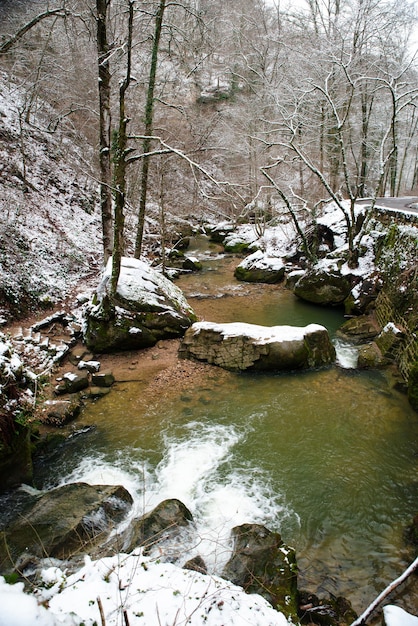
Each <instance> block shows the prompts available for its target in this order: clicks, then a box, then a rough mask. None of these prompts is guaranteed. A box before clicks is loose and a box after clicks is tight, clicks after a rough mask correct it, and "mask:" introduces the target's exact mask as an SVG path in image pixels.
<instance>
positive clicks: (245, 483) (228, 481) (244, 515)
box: [48, 242, 418, 613]
mask: <svg viewBox="0 0 418 626" xmlns="http://www.w3.org/2000/svg"><path fill="white" fill-rule="evenodd" d="M198 245H201V244H200V243H199V242H196V249H195V253H196V254H197V255H200V257H201V258H202V259H204V266H205V267H204V271H203V273H199V274H194V275H190V276H186V277H183V278H182V279H181V280H180V281H179V282H178V284H179V286H180V287H181V288H182V289H183V290H184V291H185V293H186V295H187V297H188V299H189V302H190V304H191V305H192V306H193V307H194V308H195V310H196V311H197V312H198V314H199V316H200V317H201V318H204V319H206V320H210V321H215V322H222V321H224V322H229V321H245V322H252V323H258V324H263V325H276V324H292V325H306V324H308V323H311V322H315V323H322V324H323V325H325V326H326V327H327V328H328V330H329V332H330V333H331V335H334V333H335V330H336V328H338V326H339V325H340V324H341V323H342V321H343V316H342V313H341V311H336V310H326V309H321V308H318V307H312V306H309V305H307V304H304V303H302V302H301V301H299V300H297V299H296V298H295V297H294V296H293V294H292V293H290V292H289V291H287V290H285V289H284V288H283V287H281V286H276V285H272V286H266V285H250V284H240V283H238V282H237V281H235V279H234V278H233V267H234V266H235V265H236V264H237V262H238V261H237V259H233V258H231V257H225V258H224V257H222V256H221V255H219V254H218V253H217V250H216V249H213V250H212V251H211V252H209V253H208V252H207V249H206V248H207V243H206V242H205V243H204V244H203V248H199V247H198ZM340 348H341V354H342V355H343V356H342V357H341V363H342V364H344V363H345V362H346V361H347V348H346V347H344V346H342V347H341V346H340ZM348 357H351V355H350V354H348ZM80 421H81V422H82V423H90V424H94V425H95V427H94V428H92V429H89V430H88V431H87V432H84V433H81V434H78V435H77V436H74V437H73V438H72V440H70V441H69V442H68V443H67V444H66V446H65V447H64V448H63V449H62V450H61V451H60V454H59V458H57V459H56V461H55V463H54V462H52V466H50V467H49V468H48V474H49V476H50V477H51V476H52V477H53V479H50V484H57V483H63V482H71V481H74V480H86V481H88V482H90V483H122V484H124V485H125V486H126V487H127V488H128V489H129V490H130V492H131V493H132V494H133V495H134V497H135V510H134V514H135V515H137V514H141V513H143V512H145V511H148V510H150V509H151V508H152V507H153V506H155V505H156V504H157V503H158V502H160V501H161V500H163V499H164V498H168V497H175V498H179V499H180V500H182V501H183V502H184V503H185V504H186V505H187V506H188V507H189V508H190V510H191V511H192V513H193V515H194V518H195V520H196V533H195V534H194V535H193V536H192V537H188V539H187V541H188V545H187V546H184V547H183V548H182V550H183V557H184V558H183V560H185V558H186V556H188V555H189V554H190V556H194V555H196V553H199V554H201V555H203V557H204V558H205V560H206V562H207V564H208V566H209V569H210V570H211V571H213V572H217V573H219V571H220V570H221V568H222V565H223V564H224V563H225V561H226V559H227V558H228V550H229V547H230V546H229V531H230V529H231V528H232V527H233V526H235V525H237V524H240V523H244V522H259V523H263V524H265V525H266V526H268V527H269V528H270V529H272V530H277V531H280V532H281V534H282V537H283V539H284V541H285V542H286V543H288V544H290V545H293V546H294V547H295V548H296V552H297V558H298V565H299V570H300V572H299V586H300V588H307V589H309V590H310V591H314V592H318V593H319V594H330V593H331V594H335V595H344V596H346V597H348V598H349V599H350V600H351V601H352V603H353V606H354V608H355V609H356V610H357V611H359V612H361V611H362V610H364V608H365V607H366V606H367V605H368V604H369V603H370V602H371V601H372V600H373V599H374V597H375V596H376V595H377V593H378V592H380V591H381V590H382V589H383V588H384V587H385V586H386V585H387V584H388V583H389V582H390V581H391V580H392V579H394V578H395V577H396V576H398V575H399V574H400V573H401V572H402V571H403V569H404V568H405V567H406V566H407V565H408V564H409V562H410V561H411V560H412V559H413V558H414V554H413V553H412V552H411V550H410V549H409V548H407V547H406V546H405V544H404V542H403V529H404V527H405V526H406V525H408V524H409V523H410V521H411V519H412V517H413V515H414V514H415V513H416V512H417V509H418V501H417V473H416V470H417V465H418V443H417V442H418V438H417V436H418V415H417V414H416V413H415V412H414V411H412V409H411V408H410V406H409V405H408V403H407V401H406V399H405V397H404V395H402V394H401V393H399V392H397V391H396V390H395V389H394V388H393V381H392V379H391V377H390V375H389V374H388V373H384V372H380V371H371V372H359V371H355V370H353V369H347V368H344V367H341V366H332V367H329V368H325V369H320V370H317V371H308V372H298V373H289V374H271V373H269V374H265V375H264V374H257V375H250V374H245V373H244V374H233V373H227V372H224V371H222V370H220V369H219V368H215V367H214V368H212V369H211V370H210V374H209V375H208V376H207V378H206V379H205V380H204V382H203V383H202V381H200V382H199V383H198V384H194V383H193V381H191V383H190V386H189V388H188V389H186V390H185V389H184V387H182V388H181V389H179V390H178V391H177V390H176V389H175V388H174V389H170V393H169V394H162V395H161V397H160V396H159V395H158V394H150V393H149V387H147V384H146V381H145V380H142V381H136V382H126V383H118V384H117V385H116V386H115V388H114V389H113V390H112V392H111V394H109V395H108V396H106V397H105V398H103V399H101V400H100V401H98V402H97V403H94V404H91V405H89V406H88V407H87V408H86V410H85V412H84V414H83V415H82V417H81V418H80ZM415 586H416V579H412V580H411V581H410V582H409V583H408V584H407V585H406V588H405V590H404V591H403V595H402V597H401V598H399V602H400V604H401V605H403V606H404V608H406V609H407V610H409V611H411V612H414V613H417V612H418V593H417V589H416V588H415Z"/></svg>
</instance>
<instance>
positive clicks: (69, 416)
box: [41, 394, 81, 426]
mask: <svg viewBox="0 0 418 626" xmlns="http://www.w3.org/2000/svg"><path fill="white" fill-rule="evenodd" d="M80 411H81V398H80V396H79V395H78V394H73V395H72V396H71V397H70V398H69V399H67V400H46V402H44V404H43V407H42V418H41V421H42V423H43V424H49V425H51V426H64V425H65V424H68V422H71V421H72V420H75V419H76V417H78V416H79V415H80Z"/></svg>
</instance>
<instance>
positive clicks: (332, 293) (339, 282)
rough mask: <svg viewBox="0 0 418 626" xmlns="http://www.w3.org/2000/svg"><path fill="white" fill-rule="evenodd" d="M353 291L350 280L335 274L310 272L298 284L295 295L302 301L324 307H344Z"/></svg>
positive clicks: (322, 271)
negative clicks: (345, 301)
mask: <svg viewBox="0 0 418 626" xmlns="http://www.w3.org/2000/svg"><path fill="white" fill-rule="evenodd" d="M350 291H351V285H350V282H349V280H348V279H347V278H346V277H345V276H342V275H341V274H337V273H335V272H326V271H325V270H315V269H312V270H309V271H308V272H306V273H305V274H304V275H303V276H302V277H301V278H300V279H299V280H298V282H297V283H296V285H295V288H294V293H295V295H297V296H298V297H299V298H301V299H302V300H307V301H308V302H313V303H314V304H320V305H323V306H335V305H342V304H343V302H344V300H345V299H346V298H347V296H348V295H349V293H350Z"/></svg>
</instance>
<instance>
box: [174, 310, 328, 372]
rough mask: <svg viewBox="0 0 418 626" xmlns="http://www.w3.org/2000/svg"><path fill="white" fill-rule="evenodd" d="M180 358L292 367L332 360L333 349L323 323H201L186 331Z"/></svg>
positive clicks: (235, 366) (239, 366)
mask: <svg viewBox="0 0 418 626" xmlns="http://www.w3.org/2000/svg"><path fill="white" fill-rule="evenodd" d="M179 356H180V357H182V358H191V359H197V360H199V361H207V362H208V363H211V364H213V365H218V366H220V367H224V368H225V369H228V370H232V371H239V370H247V369H248V370H250V369H252V370H261V371H262V370H266V371H268V370H293V369H300V368H309V367H317V366H320V365H327V364H329V363H332V362H333V361H334V359H335V349H334V346H333V345H332V343H331V341H330V338H329V335H328V331H327V330H326V328H324V327H323V326H319V325H317V324H310V325H309V326H306V327H305V328H298V327H294V326H273V327H266V326H256V325H254V324H241V323H237V324H234V323H232V324H213V323H211V322H200V323H197V324H193V326H192V327H191V328H190V329H189V330H188V331H187V332H186V334H185V336H184V338H183V341H182V344H181V346H180V349H179Z"/></svg>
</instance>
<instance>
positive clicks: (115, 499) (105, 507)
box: [0, 483, 133, 572]
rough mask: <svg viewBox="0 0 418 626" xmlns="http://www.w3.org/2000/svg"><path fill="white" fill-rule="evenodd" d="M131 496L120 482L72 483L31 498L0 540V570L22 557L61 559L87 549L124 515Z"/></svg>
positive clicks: (130, 501) (96, 542)
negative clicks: (97, 483)
mask: <svg viewBox="0 0 418 626" xmlns="http://www.w3.org/2000/svg"><path fill="white" fill-rule="evenodd" d="M132 502H133V500H132V497H131V495H130V494H129V493H128V491H127V490H126V489H125V488H124V487H122V486H113V485H112V486H108V485H96V486H94V485H87V484H85V483H72V484H69V485H64V486H62V487H58V488H57V489H53V490H52V491H49V492H47V493H44V494H42V495H41V496H40V497H36V496H35V497H33V498H32V500H31V501H30V502H28V503H26V505H25V510H24V511H22V512H21V513H20V515H19V516H18V518H17V519H16V520H15V521H14V522H11V523H10V524H9V525H8V526H7V527H6V528H5V529H4V532H3V536H2V540H0V572H7V571H11V570H13V568H14V566H15V563H16V562H17V561H18V560H19V558H20V557H21V556H22V555H24V554H26V555H33V556H35V557H36V556H37V557H45V556H50V557H56V558H59V559H66V558H69V557H70V556H72V555H74V554H79V553H89V551H90V549H91V548H92V547H93V546H95V545H97V544H99V543H102V542H104V541H105V539H106V538H107V537H108V535H109V534H110V532H111V530H113V529H114V528H115V526H116V525H117V524H118V523H119V522H120V521H121V520H122V519H123V518H124V517H125V515H126V514H127V512H128V511H129V509H130V507H131V505H132Z"/></svg>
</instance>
